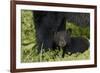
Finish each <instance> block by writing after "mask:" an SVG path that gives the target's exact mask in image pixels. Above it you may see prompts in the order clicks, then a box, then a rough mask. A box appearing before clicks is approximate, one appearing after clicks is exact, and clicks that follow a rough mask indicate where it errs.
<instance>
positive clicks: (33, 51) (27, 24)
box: [21, 10, 90, 63]
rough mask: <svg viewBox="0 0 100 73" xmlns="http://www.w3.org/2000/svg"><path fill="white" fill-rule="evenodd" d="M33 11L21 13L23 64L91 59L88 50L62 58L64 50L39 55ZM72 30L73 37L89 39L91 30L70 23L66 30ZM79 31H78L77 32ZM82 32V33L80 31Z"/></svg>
mask: <svg viewBox="0 0 100 73" xmlns="http://www.w3.org/2000/svg"><path fill="white" fill-rule="evenodd" d="M33 20H34V18H33V14H32V11H29V10H22V11H21V62H24V63H30V62H48V61H71V60H86V59H89V58H90V50H89V49H88V50H86V51H85V52H84V53H74V54H72V55H68V54H65V57H64V58H62V56H61V55H62V54H63V51H62V50H60V51H59V50H55V51H54V50H49V51H47V52H42V54H41V53H40V54H37V46H36V36H35V34H36V32H35V28H34V22H33ZM68 28H72V36H85V37H86V38H89V28H88V27H87V28H84V30H85V31H84V30H83V28H82V29H81V28H80V27H78V26H75V25H73V23H69V25H68V26H67V28H66V29H68ZM75 30H77V31H75ZM79 30H81V31H79Z"/></svg>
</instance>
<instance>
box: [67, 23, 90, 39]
mask: <svg viewBox="0 0 100 73" xmlns="http://www.w3.org/2000/svg"><path fill="white" fill-rule="evenodd" d="M69 28H70V29H72V34H71V36H73V37H78V36H82V37H85V38H88V39H90V27H89V26H85V27H80V26H78V25H75V24H74V23H66V29H69Z"/></svg>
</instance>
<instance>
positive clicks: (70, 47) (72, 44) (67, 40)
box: [54, 29, 89, 57]
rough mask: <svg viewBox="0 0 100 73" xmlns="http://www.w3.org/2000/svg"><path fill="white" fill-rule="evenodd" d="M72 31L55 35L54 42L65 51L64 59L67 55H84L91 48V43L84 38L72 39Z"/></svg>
mask: <svg viewBox="0 0 100 73" xmlns="http://www.w3.org/2000/svg"><path fill="white" fill-rule="evenodd" d="M70 35H71V29H69V30H67V31H59V32H56V33H55V36H54V42H55V43H56V45H57V46H59V48H62V49H63V55H62V57H64V55H65V53H67V54H68V52H70V54H72V53H77V52H80V53H83V52H85V51H86V50H87V49H88V48H89V41H88V39H86V38H84V37H71V36H70Z"/></svg>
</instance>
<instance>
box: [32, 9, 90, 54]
mask: <svg viewBox="0 0 100 73" xmlns="http://www.w3.org/2000/svg"><path fill="white" fill-rule="evenodd" d="M33 16H34V23H35V29H36V38H37V45H38V52H39V51H40V48H43V49H45V50H48V49H50V48H55V47H53V46H54V44H53V43H54V34H55V33H56V32H59V31H65V30H66V22H74V23H76V24H78V25H80V26H81V25H82V24H86V25H88V26H89V19H90V16H89V14H88V13H70V12H53V11H33Z"/></svg>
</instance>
